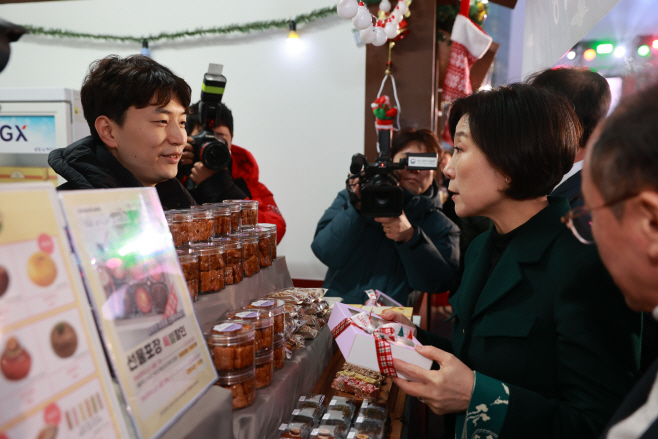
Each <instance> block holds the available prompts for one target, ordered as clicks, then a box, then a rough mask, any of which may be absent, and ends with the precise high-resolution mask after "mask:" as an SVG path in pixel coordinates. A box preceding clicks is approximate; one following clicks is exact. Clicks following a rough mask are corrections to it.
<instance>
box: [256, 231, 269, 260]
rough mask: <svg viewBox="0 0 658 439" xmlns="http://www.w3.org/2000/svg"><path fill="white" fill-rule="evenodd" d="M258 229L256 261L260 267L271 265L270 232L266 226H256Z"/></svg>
mask: <svg viewBox="0 0 658 439" xmlns="http://www.w3.org/2000/svg"><path fill="white" fill-rule="evenodd" d="M254 230H257V231H258V261H259V262H260V266H261V267H269V266H270V265H272V232H271V231H270V229H267V228H260V227H258V228H256V229H254Z"/></svg>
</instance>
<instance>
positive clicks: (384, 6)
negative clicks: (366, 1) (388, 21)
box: [379, 0, 391, 14]
mask: <svg viewBox="0 0 658 439" xmlns="http://www.w3.org/2000/svg"><path fill="white" fill-rule="evenodd" d="M379 10H380V11H384V12H386V13H387V14H388V12H389V11H390V10H391V2H389V1H388V0H382V1H381V3H379Z"/></svg>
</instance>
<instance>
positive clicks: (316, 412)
mask: <svg viewBox="0 0 658 439" xmlns="http://www.w3.org/2000/svg"><path fill="white" fill-rule="evenodd" d="M322 413H324V409H323V408H322V407H306V408H303V409H295V410H293V411H292V415H291V417H290V423H293V422H300V423H302V424H307V425H309V426H311V427H315V426H316V425H318V423H319V422H320V418H321V417H322Z"/></svg>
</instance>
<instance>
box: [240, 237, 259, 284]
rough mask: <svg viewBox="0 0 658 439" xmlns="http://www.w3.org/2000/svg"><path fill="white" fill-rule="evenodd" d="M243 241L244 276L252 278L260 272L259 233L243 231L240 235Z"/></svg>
mask: <svg viewBox="0 0 658 439" xmlns="http://www.w3.org/2000/svg"><path fill="white" fill-rule="evenodd" d="M239 235H240V239H241V241H242V260H243V262H242V265H243V266H244V275H245V276H246V277H251V276H253V275H254V274H256V273H258V272H260V261H259V260H258V232H255V231H249V230H246V231H243V232H242V233H240V234H239Z"/></svg>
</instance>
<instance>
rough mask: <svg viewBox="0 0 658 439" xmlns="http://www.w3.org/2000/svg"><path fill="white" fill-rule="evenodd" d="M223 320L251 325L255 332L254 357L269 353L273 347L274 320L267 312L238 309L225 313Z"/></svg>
mask: <svg viewBox="0 0 658 439" xmlns="http://www.w3.org/2000/svg"><path fill="white" fill-rule="evenodd" d="M225 318H226V319H227V320H236V319H237V320H245V321H247V322H249V323H253V325H254V328H255V330H256V336H255V339H256V355H258V354H261V353H263V352H269V351H271V350H272V348H273V347H274V334H273V333H272V327H273V324H274V319H272V316H271V315H270V313H269V311H261V310H257V309H239V310H234V311H229V312H227V313H226V314H225Z"/></svg>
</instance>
